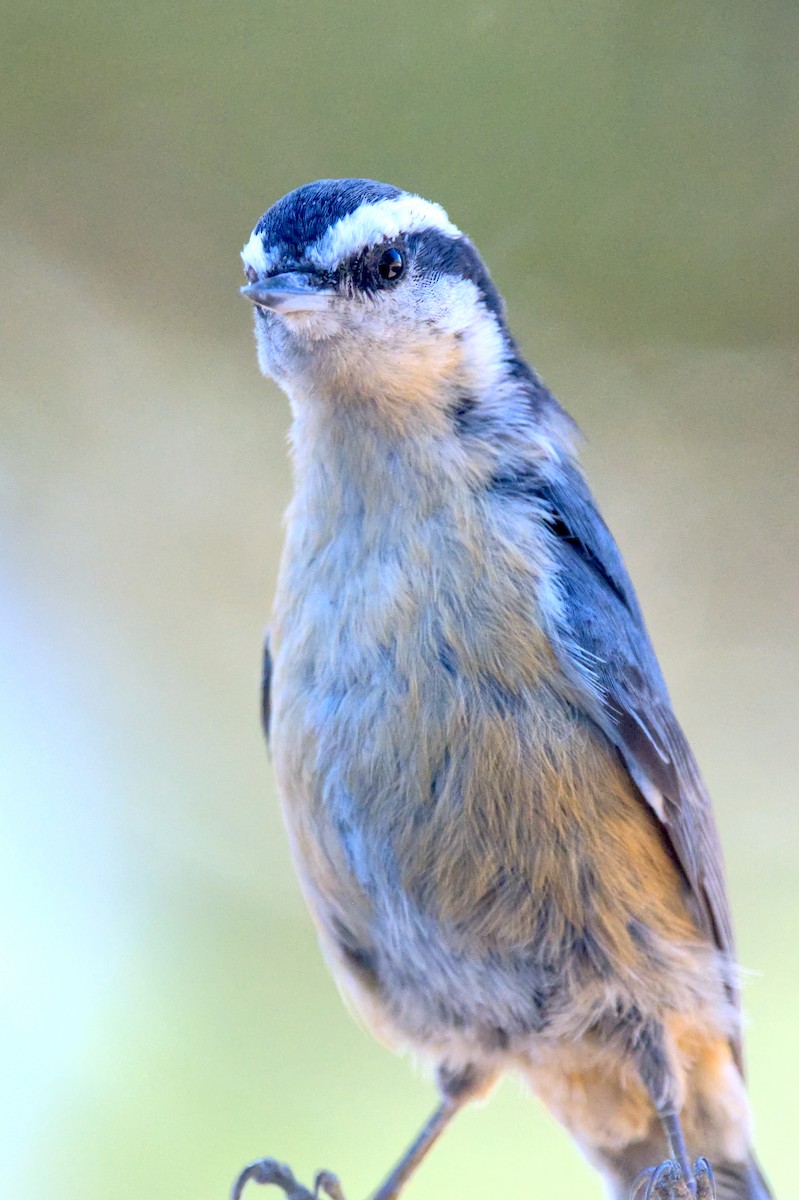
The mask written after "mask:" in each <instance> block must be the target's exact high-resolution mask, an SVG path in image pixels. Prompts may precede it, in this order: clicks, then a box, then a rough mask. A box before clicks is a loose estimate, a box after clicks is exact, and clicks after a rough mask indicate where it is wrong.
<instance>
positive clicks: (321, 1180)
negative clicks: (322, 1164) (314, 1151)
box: [313, 1171, 346, 1200]
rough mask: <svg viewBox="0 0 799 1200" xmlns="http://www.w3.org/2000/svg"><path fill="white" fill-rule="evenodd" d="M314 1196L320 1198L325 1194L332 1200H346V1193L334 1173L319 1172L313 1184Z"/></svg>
mask: <svg viewBox="0 0 799 1200" xmlns="http://www.w3.org/2000/svg"><path fill="white" fill-rule="evenodd" d="M313 1192H314V1196H316V1197H318V1196H319V1193H320V1192H324V1194H325V1195H326V1196H329V1197H330V1200H346V1198H345V1196H344V1191H343V1189H342V1187H341V1184H340V1183H339V1179H338V1175H334V1174H333V1172H332V1171H317V1172H316V1179H314V1184H313Z"/></svg>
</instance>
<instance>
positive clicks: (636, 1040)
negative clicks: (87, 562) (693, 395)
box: [242, 179, 769, 1200]
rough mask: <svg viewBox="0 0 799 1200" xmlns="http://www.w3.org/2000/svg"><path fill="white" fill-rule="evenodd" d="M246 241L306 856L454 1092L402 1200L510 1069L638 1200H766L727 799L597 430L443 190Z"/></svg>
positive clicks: (414, 1152) (351, 189) (378, 188)
mask: <svg viewBox="0 0 799 1200" xmlns="http://www.w3.org/2000/svg"><path fill="white" fill-rule="evenodd" d="M243 259H244V266H245V270H246V273H247V277H248V280H249V282H248V285H247V286H245V287H244V288H243V289H242V291H243V294H244V295H245V296H246V297H247V298H248V299H249V300H251V301H252V302H253V304H254V306H255V332H256V340H257V345H258V356H259V361H260V364H261V368H262V370H263V371H264V373H265V374H267V375H270V376H272V377H273V378H274V379H275V380H277V382H278V383H279V384H280V385H281V386H282V387H283V388H284V390H285V391H286V392H287V393H288V396H289V399H290V401H291V407H292V413H293V427H292V433H291V445H292V453H293V463H294V479H295V493H294V498H293V500H292V502H291V505H290V507H289V510H288V521H287V531H286V545H285V550H284V554H283V562H282V567H281V571H280V579H279V584H278V589H277V597H276V600H275V606H274V617H273V622H272V626H271V638H270V651H269V652H268V654H267V671H266V673H265V680H266V683H265V708H264V711H265V713H266V714H267V724H268V725H269V726H270V729H269V734H270V737H271V746H272V753H273V758H274V764H275V770H276V773H277V778H278V783H279V788H280V793H281V796H282V800H283V805H284V809H285V816H286V821H287V824H288V828H289V833H290V837H291V844H292V850H293V853H294V857H295V860H296V864H297V870H298V872H299V876H300V879H301V881H302V886H303V889H304V892H305V896H306V898H307V901H308V904H309V907H310V909H311V912H312V914H313V917H314V920H315V921H316V924H317V927H318V930H319V936H320V940H321V943H322V948H323V950H324V953H325V956H326V958H327V960H328V961H329V963H330V966H331V968H332V970H333V972H334V974H335V976H336V979H337V980H338V983H339V984H340V986H341V989H342V991H343V992H344V993H345V994H346V996H347V998H348V999H349V1000H350V1001H351V1002H352V1004H353V1005H354V1007H355V1009H356V1010H357V1012H358V1013H359V1014H361V1016H362V1017H363V1018H364V1020H365V1022H366V1023H367V1024H368V1025H369V1026H370V1027H371V1028H372V1029H373V1030H374V1031H375V1032H376V1033H377V1034H378V1036H380V1037H381V1038H383V1039H384V1040H386V1041H387V1042H389V1043H390V1044H392V1045H394V1046H397V1047H410V1048H413V1049H414V1050H415V1051H417V1052H418V1053H419V1054H420V1055H422V1056H423V1057H424V1058H425V1059H426V1060H428V1061H430V1062H431V1063H432V1064H434V1065H435V1067H436V1069H437V1073H438V1082H439V1087H440V1090H441V1096H442V1098H441V1103H440V1106H439V1108H438V1109H437V1110H436V1112H435V1113H434V1114H433V1116H432V1118H431V1119H430V1121H429V1122H428V1123H427V1125H426V1126H425V1127H424V1129H423V1130H422V1132H421V1134H420V1135H419V1136H418V1138H417V1139H416V1141H415V1142H414V1143H413V1145H412V1146H411V1147H410V1149H409V1150H408V1152H407V1153H406V1155H405V1156H404V1157H403V1159H402V1160H401V1161H400V1163H399V1164H398V1166H397V1167H396V1168H395V1170H394V1171H392V1173H391V1174H390V1175H389V1177H388V1179H387V1180H386V1181H385V1183H384V1184H383V1185H382V1186H381V1187H380V1188H379V1189H378V1191H377V1193H376V1200H392V1198H393V1197H395V1196H396V1195H397V1193H398V1192H399V1190H400V1187H401V1186H402V1184H403V1183H404V1182H405V1180H406V1179H407V1178H408V1176H409V1175H410V1174H411V1172H412V1170H413V1169H414V1167H415V1166H416V1165H417V1164H418V1162H419V1161H420V1160H421V1158H422V1157H423V1155H424V1153H425V1152H426V1151H427V1150H428V1149H429V1147H430V1146H431V1145H432V1143H433V1142H434V1141H435V1139H436V1138H437V1137H438V1136H439V1134H440V1133H441V1131H442V1130H443V1129H444V1127H445V1126H446V1124H447V1123H448V1121H449V1120H450V1119H451V1117H452V1116H453V1114H454V1113H455V1112H456V1111H457V1110H458V1109H459V1108H460V1107H461V1106H462V1105H463V1104H464V1103H465V1102H466V1101H467V1100H469V1099H470V1098H472V1097H475V1096H479V1095H481V1094H483V1093H485V1092H486V1091H487V1090H488V1088H489V1087H490V1085H491V1083H492V1082H493V1080H495V1079H496V1077H497V1076H498V1075H499V1074H501V1073H502V1072H504V1071H507V1070H512V1071H516V1072H519V1073H521V1074H522V1075H523V1076H524V1077H525V1079H526V1080H527V1081H528V1082H529V1084H530V1087H531V1088H532V1090H533V1091H534V1092H535V1093H536V1094H537V1095H538V1096H540V1097H541V1099H542V1100H543V1101H544V1103H545V1104H546V1105H547V1106H548V1107H549V1109H550V1110H551V1111H552V1112H553V1113H554V1114H555V1116H556V1117H557V1118H558V1119H559V1120H560V1121H561V1122H562V1123H563V1124H564V1125H565V1126H566V1128H567V1129H568V1130H569V1131H570V1132H571V1134H572V1135H573V1137H574V1139H575V1141H576V1142H577V1143H578V1145H579V1146H580V1148H581V1149H582V1150H583V1151H584V1153H585V1154H586V1155H587V1156H588V1158H589V1159H590V1160H591V1162H593V1163H594V1164H595V1165H596V1166H597V1168H598V1169H599V1170H600V1171H601V1172H602V1174H603V1175H604V1177H605V1180H606V1182H607V1184H608V1187H609V1189H610V1193H611V1195H613V1196H614V1197H617V1198H619V1200H621V1198H622V1197H625V1198H626V1197H628V1196H629V1195H630V1194H631V1190H632V1191H633V1192H634V1193H635V1194H636V1195H640V1194H643V1193H644V1192H646V1195H647V1196H649V1195H650V1194H653V1195H654V1194H655V1191H657V1195H658V1196H666V1195H668V1196H670V1197H677V1196H681V1195H682V1196H685V1195H688V1193H689V1191H690V1192H693V1193H696V1192H697V1189H698V1191H699V1193H700V1194H701V1195H710V1194H711V1191H712V1183H711V1176H710V1172H709V1169H708V1166H707V1163H706V1161H705V1158H704V1157H702V1158H700V1159H699V1160H698V1161H697V1162H694V1159H695V1158H696V1156H699V1155H701V1156H707V1159H710V1160H711V1161H712V1163H713V1167H714V1169H715V1177H716V1183H715V1187H716V1189H717V1193H718V1197H719V1200H744V1198H746V1200H765V1198H766V1197H768V1196H769V1191H768V1187H767V1185H766V1183H765V1181H764V1179H763V1176H762V1174H761V1173H760V1170H759V1168H758V1166H757V1164H756V1162H755V1159H754V1156H753V1154H752V1150H751V1139H750V1116H749V1108H748V1104H747V1098H746V1092H745V1088H744V1082H743V1060H742V1049H741V1017H740V1010H739V999H738V987H737V981H736V967H735V961H734V951H733V937H732V928H731V922H730V913H729V908H728V902H727V897H726V893H725V885H724V877H723V869H722V861H721V852H720V849H719V842H718V837H717V834H716V829H715V825H714V821H713V816H712V813H711V808H710V801H709V799H708V796H707V793H706V791H705V789H704V786H703V784H702V780H701V777H700V774H699V771H698V769H697V766H696V763H695V761H694V758H693V756H692V754H691V751H690V749H689V747H688V744H687V742H686V740H685V737H684V735H683V733H682V731H681V729H680V726H679V725H678V723H677V721H676V719H675V717H674V714H673V712H672V709H671V705H670V702H669V698H668V694H667V691H666V687H665V684H664V682H663V677H662V675H661V672H660V669H659V667H658V663H657V660H656V657H655V654H654V651H653V649H652V646H651V643H650V641H649V637H648V635H647V632H646V629H645V626H644V622H643V618H642V616H641V611H640V608H639V606H638V602H637V600H636V597H635V593H634V591H633V588H632V584H631V583H630V580H629V577H628V575H627V572H626V570H625V567H624V564H623V562H622V559H621V556H620V554H619V551H618V549H617V547H616V544H615V542H614V540H613V537H612V536H611V534H610V532H609V531H608V529H607V527H606V525H605V524H604V522H603V520H602V518H601V516H600V515H599V512H598V511H597V507H596V504H595V502H594V500H593V498H592V496H591V493H590V491H589V488H588V485H587V484H586V481H585V478H584V476H583V474H582V471H581V468H580V466H579V463H578V460H577V456H576V449H575V442H576V440H577V439H576V430H575V427H574V425H573V423H572V421H571V419H570V418H569V417H568V416H567V415H566V413H565V412H564V411H563V409H562V408H561V407H560V406H559V404H558V403H557V401H556V400H555V399H554V397H553V396H552V395H551V394H550V392H549V391H547V389H546V388H545V387H544V386H543V384H542V383H541V381H540V380H539V378H538V376H537V375H536V374H535V372H534V371H532V370H531V368H530V367H529V366H528V365H527V363H526V362H525V361H524V359H523V358H522V356H521V354H520V352H519V349H518V347H517V346H516V343H515V342H514V340H513V338H512V336H511V334H510V332H509V330H508V326H507V324H506V320H505V312H504V307H503V303H502V299H501V297H500V295H499V293H498V292H497V289H496V288H495V286H494V284H493V283H492V281H491V278H490V277H489V274H488V271H487V270H486V268H485V266H484V264H483V262H482V260H481V258H480V256H479V254H478V253H477V251H476V250H475V248H474V246H473V245H472V244H471V242H470V241H469V240H468V239H467V238H466V237H464V236H463V234H461V232H460V231H459V230H458V229H457V228H456V227H455V226H454V225H453V224H452V223H451V221H450V220H449V219H448V217H447V215H446V213H445V212H444V211H443V209H441V208H440V207H439V206H438V205H436V204H431V203H429V202H428V201H426V200H423V199H421V198H420V197H419V196H415V195H411V194H409V193H407V192H404V191H401V190H399V189H398V188H395V187H389V186H386V185H384V184H380V183H374V182H372V181H370V180H363V179H344V180H321V181H319V182H318V183H312V184H308V185H307V186H305V187H301V188H299V189H298V190H296V191H294V192H291V193H290V194H289V195H288V196H285V197H284V198H283V199H282V200H279V201H278V202H277V203H276V204H274V205H273V206H272V208H270V209H269V211H268V212H267V213H266V214H265V215H264V216H263V217H262V218H261V220H260V221H259V222H258V224H257V225H256V227H255V230H254V232H253V234H252V236H251V238H250V240H249V241H248V243H247V245H246V246H245V248H244V251H243ZM270 653H271V661H270V657H269V654H270ZM270 679H271V687H270ZM270 709H271V720H270V719H269V713H270ZM664 1159H669V1160H671V1162H670V1163H668V1164H666V1165H664V1164H663V1162H662V1160H664ZM675 1163H676V1166H675V1165H674V1164H675ZM656 1164H661V1165H660V1166H657V1165H656ZM692 1164H693V1165H692Z"/></svg>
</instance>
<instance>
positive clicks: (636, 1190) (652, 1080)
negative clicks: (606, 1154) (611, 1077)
mask: <svg viewBox="0 0 799 1200" xmlns="http://www.w3.org/2000/svg"><path fill="white" fill-rule="evenodd" d="M633 1047H634V1051H633V1052H634V1054H635V1057H636V1060H637V1063H638V1070H639V1073H640V1076H641V1079H642V1080H643V1083H644V1085H645V1087H646V1089H647V1091H648V1092H649V1095H650V1097H651V1098H652V1103H653V1104H654V1106H655V1110H656V1112H657V1115H658V1119H659V1120H660V1124H661V1126H662V1127H663V1132H664V1133H665V1135H666V1141H667V1143H668V1147H669V1154H670V1155H671V1158H670V1159H666V1161H665V1162H662V1163H660V1165H659V1166H657V1167H653V1168H651V1169H650V1170H649V1171H645V1172H644V1173H643V1175H642V1176H639V1178H638V1179H637V1180H636V1182H635V1183H634V1184H633V1191H632V1197H633V1200H638V1197H639V1196H641V1189H642V1188H643V1189H644V1190H643V1196H642V1200H650V1198H652V1200H654V1197H657V1200H661V1197H662V1200H693V1198H694V1197H696V1198H697V1200H715V1187H714V1183H713V1172H712V1170H711V1169H710V1164H709V1163H708V1162H707V1159H704V1158H699V1159H697V1161H696V1164H695V1166H694V1168H693V1170H692V1169H691V1162H690V1159H689V1157H688V1148H687V1146H686V1144H685V1135H684V1133H683V1129H682V1122H681V1121H680V1114H679V1112H678V1111H677V1106H676V1104H675V1102H674V1093H675V1087H674V1078H673V1075H672V1072H671V1066H670V1064H669V1061H668V1057H667V1054H666V1050H665V1046H664V1039H663V1030H662V1028H661V1027H660V1026H659V1025H653V1024H651V1023H642V1024H641V1025H639V1026H638V1027H637V1028H636V1030H635V1035H634V1040H633Z"/></svg>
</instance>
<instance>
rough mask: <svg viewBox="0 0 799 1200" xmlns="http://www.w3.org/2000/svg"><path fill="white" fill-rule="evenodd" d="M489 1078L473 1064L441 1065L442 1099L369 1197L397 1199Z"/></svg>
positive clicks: (487, 1083)
mask: <svg viewBox="0 0 799 1200" xmlns="http://www.w3.org/2000/svg"><path fill="white" fill-rule="evenodd" d="M491 1082H492V1081H491V1080H490V1079H488V1080H487V1079H486V1078H485V1076H481V1075H478V1074H477V1072H476V1071H474V1070H473V1069H472V1068H467V1069H466V1070H465V1071H462V1072H459V1073H457V1074H455V1073H452V1072H450V1071H448V1070H447V1069H446V1068H443V1067H442V1068H440V1069H439V1072H438V1086H439V1088H440V1090H441V1095H442V1100H441V1103H440V1104H439V1106H438V1108H437V1109H436V1110H435V1112H434V1113H433V1114H432V1116H431V1117H430V1119H429V1120H428V1121H427V1123H426V1124H425V1125H424V1126H423V1127H422V1129H421V1131H420V1132H419V1135H418V1136H417V1137H416V1138H415V1139H414V1141H413V1142H411V1144H410V1146H409V1147H408V1149H407V1150H406V1151H405V1153H404V1154H403V1156H402V1158H401V1159H400V1160H399V1162H398V1163H397V1165H396V1166H395V1167H394V1169H393V1171H392V1172H391V1174H390V1175H388V1176H387V1177H386V1179H384V1180H383V1182H382V1183H381V1185H380V1187H379V1188H378V1189H377V1191H376V1192H374V1193H373V1195H372V1197H371V1200H396V1197H397V1196H398V1195H399V1194H400V1191H401V1190H402V1188H403V1187H404V1186H405V1184H406V1183H407V1182H408V1180H409V1179H410V1177H411V1175H412V1174H413V1173H414V1171H415V1170H416V1168H417V1167H418V1166H419V1164H420V1163H421V1161H422V1159H423V1158H425V1156H426V1155H427V1153H428V1151H429V1150H431V1149H432V1147H433V1146H434V1145H435V1143H436V1142H437V1141H438V1139H439V1138H440V1137H441V1135H442V1133H443V1132H444V1130H445V1129H446V1128H447V1126H448V1125H449V1123H450V1121H451V1120H452V1118H453V1117H454V1116H455V1114H456V1113H457V1112H459V1111H460V1109H461V1108H463V1106H464V1104H466V1102H467V1101H468V1100H470V1099H472V1098H473V1097H474V1096H475V1095H476V1094H479V1093H481V1092H484V1091H486V1090H487V1088H488V1087H489V1086H490V1083H491Z"/></svg>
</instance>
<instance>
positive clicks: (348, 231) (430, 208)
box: [307, 195, 460, 271]
mask: <svg viewBox="0 0 799 1200" xmlns="http://www.w3.org/2000/svg"><path fill="white" fill-rule="evenodd" d="M423 229H438V230H440V232H441V233H446V234H448V236H449V237H460V230H459V229H458V227H457V225H453V223H452V222H451V221H450V219H449V217H448V216H447V214H446V213H445V212H444V209H443V208H442V207H441V205H440V204H433V203H432V202H431V201H430V200H423V199H422V197H421V196H411V195H403V196H396V197H395V198H394V199H392V200H378V201H376V202H375V203H374V204H362V205H361V206H360V208H356V210H355V212H351V213H348V214H347V216H346V217H342V218H341V220H339V221H336V223H335V225H332V226H331V227H330V229H328V230H327V231H326V233H324V234H323V235H322V237H321V238H319V240H318V241H317V242H315V243H314V244H313V245H312V246H309V247H308V251H307V254H308V259H309V261H310V262H312V263H313V264H314V265H315V266H317V267H320V268H322V269H323V270H325V271H334V270H335V269H336V267H337V266H338V265H339V263H340V262H342V261H344V260H345V259H347V258H349V257H350V256H351V255H352V254H357V252H358V251H359V250H363V249H364V247H366V246H373V245H374V244H375V243H376V242H380V241H383V240H384V239H387V240H391V239H392V238H396V237H399V235H400V234H401V233H419V232H421V230H423Z"/></svg>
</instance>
